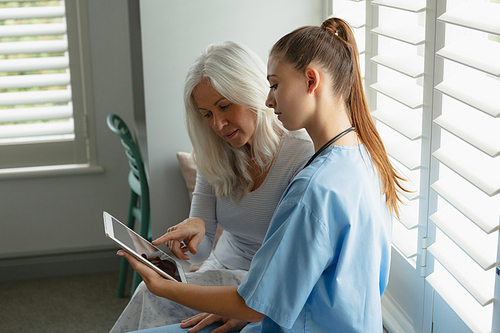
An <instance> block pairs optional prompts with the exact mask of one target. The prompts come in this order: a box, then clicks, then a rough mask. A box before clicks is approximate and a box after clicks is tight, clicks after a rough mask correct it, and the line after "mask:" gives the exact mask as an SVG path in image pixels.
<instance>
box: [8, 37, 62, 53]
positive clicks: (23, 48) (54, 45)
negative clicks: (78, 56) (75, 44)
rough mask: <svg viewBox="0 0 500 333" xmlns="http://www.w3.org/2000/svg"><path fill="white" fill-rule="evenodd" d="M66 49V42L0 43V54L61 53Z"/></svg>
mask: <svg viewBox="0 0 500 333" xmlns="http://www.w3.org/2000/svg"><path fill="white" fill-rule="evenodd" d="M67 49H68V42H67V41H66V40H64V39H63V40H48V41H35V42H7V43H0V54H15V53H62V52H65V51H66V50H67Z"/></svg>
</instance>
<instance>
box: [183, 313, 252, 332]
mask: <svg viewBox="0 0 500 333" xmlns="http://www.w3.org/2000/svg"><path fill="white" fill-rule="evenodd" d="M218 321H222V322H223V323H224V325H222V326H220V327H218V328H216V329H215V330H213V331H212V333H227V332H239V331H240V330H241V329H243V327H245V326H246V325H247V324H248V321H244V320H240V319H233V318H227V317H223V316H219V315H215V314H210V313H206V312H205V313H200V314H198V315H196V316H193V317H191V318H188V319H186V320H183V321H182V322H181V328H188V327H190V326H193V325H194V326H193V327H192V328H191V329H189V332H190V333H195V332H198V331H199V330H201V329H202V328H203V327H205V326H208V325H210V324H213V323H216V322H218Z"/></svg>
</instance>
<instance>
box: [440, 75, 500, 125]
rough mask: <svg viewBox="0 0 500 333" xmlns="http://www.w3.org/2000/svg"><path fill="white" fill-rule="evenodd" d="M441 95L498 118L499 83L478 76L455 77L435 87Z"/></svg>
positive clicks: (499, 115)
mask: <svg viewBox="0 0 500 333" xmlns="http://www.w3.org/2000/svg"><path fill="white" fill-rule="evenodd" d="M436 89H437V90H438V91H440V92H442V93H443V94H446V95H448V96H450V97H453V98H455V99H456V100H459V101H461V102H463V103H465V104H467V105H470V106H472V107H474V108H476V109H478V110H480V111H483V112H485V113H487V114H489V115H491V116H493V117H500V94H499V93H498V92H499V91H500V81H498V80H495V79H492V78H489V77H486V76H478V75H470V74H468V75H465V74H459V75H455V76H453V77H451V78H449V79H447V80H445V81H443V82H441V83H440V84H438V85H437V86H436Z"/></svg>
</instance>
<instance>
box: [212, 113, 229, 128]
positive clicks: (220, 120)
mask: <svg viewBox="0 0 500 333" xmlns="http://www.w3.org/2000/svg"><path fill="white" fill-rule="evenodd" d="M213 119H214V125H213V128H214V130H216V131H220V130H222V129H223V128H224V126H226V125H227V119H226V118H225V117H224V116H223V115H221V114H218V113H216V112H215V113H214V115H213Z"/></svg>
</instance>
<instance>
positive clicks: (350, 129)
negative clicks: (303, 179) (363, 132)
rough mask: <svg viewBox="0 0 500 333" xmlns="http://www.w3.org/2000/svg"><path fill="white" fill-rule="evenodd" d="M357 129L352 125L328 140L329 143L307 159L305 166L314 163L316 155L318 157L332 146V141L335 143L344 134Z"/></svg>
mask: <svg viewBox="0 0 500 333" xmlns="http://www.w3.org/2000/svg"><path fill="white" fill-rule="evenodd" d="M354 130H356V127H354V126H353V127H350V128H348V129H346V130H345V131H343V132H341V133H340V134H339V135H337V136H335V137H334V138H333V139H331V140H330V141H328V142H327V143H325V144H324V145H323V147H321V148H320V149H318V151H317V152H315V153H314V155H313V156H312V157H311V158H310V159H309V161H307V163H306V165H305V166H304V168H307V167H308V166H309V164H311V163H312V161H314V159H315V158H316V157H318V155H319V154H321V153H322V152H323V151H324V150H325V149H326V148H328V147H330V145H331V144H332V143H334V142H335V141H337V140H338V139H340V138H341V137H343V136H344V135H346V134H347V133H349V132H352V131H354Z"/></svg>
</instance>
